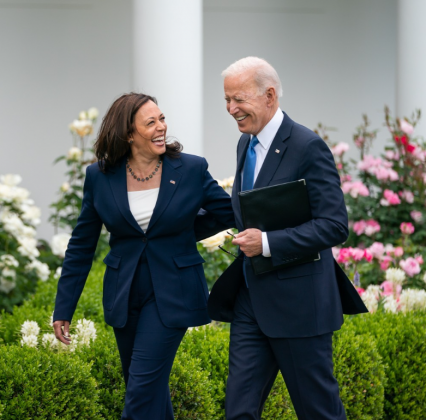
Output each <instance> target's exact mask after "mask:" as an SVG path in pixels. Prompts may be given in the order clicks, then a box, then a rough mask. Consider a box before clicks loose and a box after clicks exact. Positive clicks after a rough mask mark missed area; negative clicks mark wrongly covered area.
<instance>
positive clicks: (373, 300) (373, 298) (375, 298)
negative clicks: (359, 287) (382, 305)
mask: <svg viewBox="0 0 426 420" xmlns="http://www.w3.org/2000/svg"><path fill="white" fill-rule="evenodd" d="M379 297H380V293H379V292H377V290H376V289H373V288H371V287H370V286H368V287H367V290H366V291H365V292H364V293H363V294H362V295H361V298H362V300H363V301H364V303H365V306H366V307H367V309H368V310H369V311H370V312H376V311H377V307H378V305H379Z"/></svg>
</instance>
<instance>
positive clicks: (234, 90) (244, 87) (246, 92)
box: [224, 73, 257, 96]
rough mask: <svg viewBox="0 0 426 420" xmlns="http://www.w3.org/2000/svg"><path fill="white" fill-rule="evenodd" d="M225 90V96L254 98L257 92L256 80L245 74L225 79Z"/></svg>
mask: <svg viewBox="0 0 426 420" xmlns="http://www.w3.org/2000/svg"><path fill="white" fill-rule="evenodd" d="M224 88H225V94H227V95H228V94H229V95H232V96H252V95H253V93H254V92H255V91H256V90H257V88H256V82H255V80H254V78H253V77H250V75H248V74H244V73H243V74H242V75H236V76H230V77H227V78H225V80H224Z"/></svg>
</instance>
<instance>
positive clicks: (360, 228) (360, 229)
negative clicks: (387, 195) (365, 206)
mask: <svg viewBox="0 0 426 420" xmlns="http://www.w3.org/2000/svg"><path fill="white" fill-rule="evenodd" d="M366 227H367V223H365V221H364V220H360V221H358V222H355V223H354V226H353V230H354V232H355V233H356V234H357V235H358V236H360V235H362V234H363V233H364V231H365V228H366Z"/></svg>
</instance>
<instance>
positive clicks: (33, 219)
mask: <svg viewBox="0 0 426 420" xmlns="http://www.w3.org/2000/svg"><path fill="white" fill-rule="evenodd" d="M21 210H22V212H23V214H22V219H23V220H24V221H25V222H27V223H29V224H31V225H33V226H36V225H39V224H40V223H41V220H40V217H41V210H40V209H39V208H38V207H36V206H29V205H28V204H23V205H22V206H21Z"/></svg>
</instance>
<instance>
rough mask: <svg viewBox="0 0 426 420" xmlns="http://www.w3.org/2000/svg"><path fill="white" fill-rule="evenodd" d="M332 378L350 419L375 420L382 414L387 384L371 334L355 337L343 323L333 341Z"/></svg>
mask: <svg viewBox="0 0 426 420" xmlns="http://www.w3.org/2000/svg"><path fill="white" fill-rule="evenodd" d="M333 356H334V360H333V361H334V375H335V377H336V379H337V382H338V383H339V388H340V397H341V399H342V402H343V405H344V407H345V409H346V415H347V417H348V419H350V420H378V419H381V418H382V415H383V403H384V385H385V383H386V377H385V370H384V367H383V364H382V358H381V357H380V354H379V352H378V350H377V347H376V343H375V340H374V338H373V337H371V336H370V335H368V334H367V335H363V336H359V335H355V332H354V328H353V326H352V325H351V324H350V323H349V324H344V326H343V328H342V329H341V330H340V331H338V332H336V333H335V334H334V339H333Z"/></svg>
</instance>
